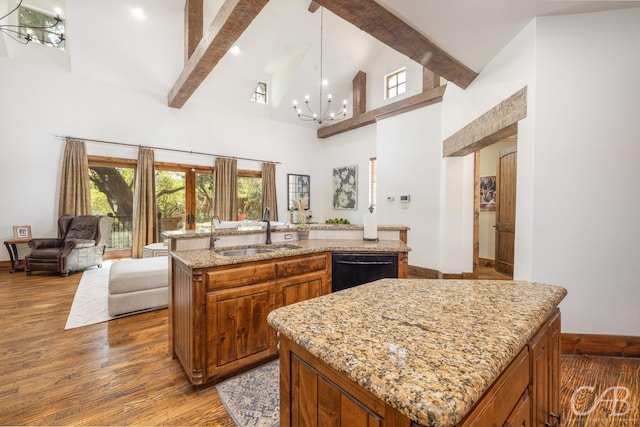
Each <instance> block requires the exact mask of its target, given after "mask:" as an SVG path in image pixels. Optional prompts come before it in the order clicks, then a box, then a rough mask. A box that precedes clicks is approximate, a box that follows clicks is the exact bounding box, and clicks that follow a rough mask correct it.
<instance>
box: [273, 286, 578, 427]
mask: <svg viewBox="0 0 640 427" xmlns="http://www.w3.org/2000/svg"><path fill="white" fill-rule="evenodd" d="M565 295H566V290H565V289H564V288H561V287H556V286H550V285H545V284H537V283H530V282H509V281H464V280H413V279H404V280H403V279H382V280H379V281H376V282H372V283H368V284H365V285H362V286H358V287H355V288H351V289H348V290H345V291H341V292H337V293H334V294H330V295H326V296H323V297H320V298H315V299H312V300H308V301H304V302H301V303H298V304H294V305H291V306H287V307H283V308H280V309H277V310H275V311H273V312H271V313H270V314H269V317H268V322H269V324H270V325H272V326H273V327H275V328H276V329H277V330H278V331H279V332H280V333H281V334H283V335H285V336H287V337H289V338H290V339H292V340H293V341H294V342H295V343H297V344H299V345H300V346H302V347H303V348H305V349H306V350H307V351H309V352H310V353H311V354H313V355H314V356H316V357H318V358H319V359H320V360H321V361H323V362H325V363H326V364H327V365H329V366H331V367H333V368H334V369H336V370H338V371H340V372H342V373H343V374H345V375H346V376H347V377H348V378H350V379H351V380H353V381H355V382H356V383H357V384H359V385H360V386H361V387H363V388H365V389H367V390H369V391H370V392H372V393H373V394H374V395H376V396H378V397H379V398H381V399H382V400H383V401H385V402H387V403H388V404H390V405H391V406H393V407H394V408H397V409H398V410H399V411H400V412H401V413H403V414H404V415H406V416H407V417H409V418H410V419H411V420H413V421H416V422H418V423H420V424H422V425H425V426H453V425H455V424H456V423H459V422H460V421H461V420H462V419H463V418H464V416H465V415H466V414H467V413H468V412H469V410H470V409H471V408H472V406H473V405H474V404H475V403H476V402H477V401H478V400H479V399H480V397H481V396H482V395H483V394H484V392H485V391H486V390H487V389H488V387H489V386H490V385H491V384H492V383H493V382H494V381H495V380H496V379H497V377H498V376H499V374H500V373H501V372H502V371H503V370H504V369H505V368H506V367H507V366H508V364H509V363H510V362H511V360H512V359H513V358H514V357H515V356H516V355H517V354H518V353H519V351H520V350H521V349H522V348H523V347H524V345H525V344H526V343H527V341H528V340H529V339H530V338H531V337H532V336H533V334H534V333H535V332H536V331H537V330H538V329H539V327H540V326H541V325H542V323H543V322H544V321H545V320H546V319H547V317H548V316H549V315H550V314H551V313H552V312H553V310H554V308H555V307H556V306H557V305H558V303H559V302H560V301H561V300H562V299H563V298H564V296H565Z"/></svg>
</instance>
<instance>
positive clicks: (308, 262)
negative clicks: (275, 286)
mask: <svg viewBox="0 0 640 427" xmlns="http://www.w3.org/2000/svg"><path fill="white" fill-rule="evenodd" d="M328 260H329V256H328V255H327V254H326V253H324V254H322V255H313V256H305V257H304V258H292V259H289V260H278V261H277V265H278V279H284V278H287V277H293V276H300V275H303V274H308V273H313V272H314V271H326V270H327V266H328V265H329V261H328Z"/></svg>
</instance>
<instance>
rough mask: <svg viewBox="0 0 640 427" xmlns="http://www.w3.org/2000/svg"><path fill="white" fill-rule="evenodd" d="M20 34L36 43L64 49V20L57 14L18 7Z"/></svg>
mask: <svg viewBox="0 0 640 427" xmlns="http://www.w3.org/2000/svg"><path fill="white" fill-rule="evenodd" d="M18 26H19V27H20V28H19V32H20V36H22V37H23V38H25V39H27V40H30V41H32V42H34V43H40V44H44V45H47V46H53V47H57V48H60V49H64V44H65V43H64V37H60V35H61V34H64V21H63V20H62V19H60V18H56V17H55V16H51V15H46V14H44V13H40V12H38V11H35V10H32V9H28V8H26V7H22V6H21V7H20V8H19V9H18Z"/></svg>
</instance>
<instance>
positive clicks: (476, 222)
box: [473, 133, 518, 279]
mask: <svg viewBox="0 0 640 427" xmlns="http://www.w3.org/2000/svg"><path fill="white" fill-rule="evenodd" d="M498 142H514V143H516V144H517V143H518V134H517V133H516V134H515V135H511V136H510V137H508V138H503V139H501V140H500V141H496V143H498ZM483 148H484V147H483ZM514 149H515V150H517V145H516V146H515V147H514ZM473 156H474V159H473V160H474V165H473V167H474V171H473V185H474V188H473V278H474V279H477V278H478V274H479V267H480V150H477V151H474V153H473ZM494 259H495V255H494Z"/></svg>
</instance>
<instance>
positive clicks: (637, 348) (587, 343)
mask: <svg viewBox="0 0 640 427" xmlns="http://www.w3.org/2000/svg"><path fill="white" fill-rule="evenodd" d="M561 343H562V344H561V345H562V354H584V355H590V356H617V357H640V337H633V336H626V335H596V334H569V333H563V334H562V335H561Z"/></svg>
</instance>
